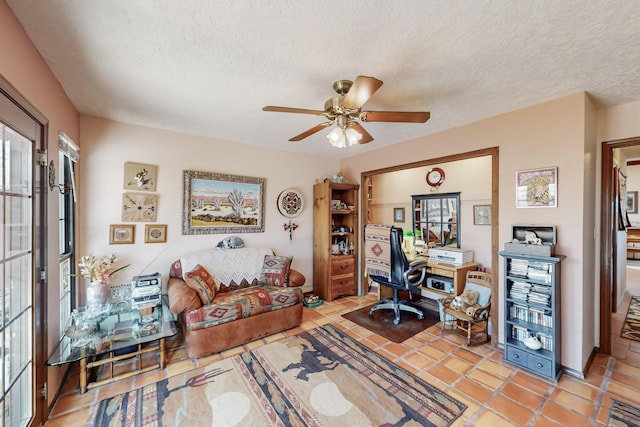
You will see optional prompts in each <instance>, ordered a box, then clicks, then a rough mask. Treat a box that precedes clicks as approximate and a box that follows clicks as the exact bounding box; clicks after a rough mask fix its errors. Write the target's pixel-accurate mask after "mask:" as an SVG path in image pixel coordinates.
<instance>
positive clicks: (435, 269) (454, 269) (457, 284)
mask: <svg viewBox="0 0 640 427" xmlns="http://www.w3.org/2000/svg"><path fill="white" fill-rule="evenodd" d="M480 266H481V264H480V263H479V262H469V263H467V264H462V265H455V264H448V263H444V262H437V261H430V260H429V258H427V277H429V276H440V277H448V278H450V279H453V290H454V294H455V295H460V294H461V293H462V290H463V289H464V285H465V284H466V283H467V272H468V271H472V270H476V269H477V268H478V267H480ZM420 288H421V294H422V296H425V297H428V298H433V296H432V295H433V294H437V295H440V296H443V297H446V296H449V294H448V293H446V292H441V291H439V290H437V289H431V288H427V287H426V284H424V285H423V286H421V287H420ZM392 297H393V289H391V288H388V287H386V286H378V298H392Z"/></svg>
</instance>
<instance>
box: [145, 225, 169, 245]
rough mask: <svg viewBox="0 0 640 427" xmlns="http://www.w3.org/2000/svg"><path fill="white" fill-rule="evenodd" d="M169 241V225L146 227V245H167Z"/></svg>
mask: <svg viewBox="0 0 640 427" xmlns="http://www.w3.org/2000/svg"><path fill="white" fill-rule="evenodd" d="M166 241H167V224H146V225H145V226H144V242H145V243H165V242H166Z"/></svg>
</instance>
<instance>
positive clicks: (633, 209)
mask: <svg viewBox="0 0 640 427" xmlns="http://www.w3.org/2000/svg"><path fill="white" fill-rule="evenodd" d="M627 213H630V214H637V213H638V192H637V191H627Z"/></svg>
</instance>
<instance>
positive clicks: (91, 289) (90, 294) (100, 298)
mask: <svg viewBox="0 0 640 427" xmlns="http://www.w3.org/2000/svg"><path fill="white" fill-rule="evenodd" d="M108 291H109V285H107V284H106V283H105V282H100V281H96V282H91V283H90V284H89V286H87V305H100V304H104V303H106V302H107V293H108Z"/></svg>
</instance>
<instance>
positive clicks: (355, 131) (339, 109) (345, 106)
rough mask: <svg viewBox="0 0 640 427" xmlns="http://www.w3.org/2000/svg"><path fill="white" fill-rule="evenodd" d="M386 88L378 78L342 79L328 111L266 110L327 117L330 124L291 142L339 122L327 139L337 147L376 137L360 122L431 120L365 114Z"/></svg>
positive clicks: (418, 115)
mask: <svg viewBox="0 0 640 427" xmlns="http://www.w3.org/2000/svg"><path fill="white" fill-rule="evenodd" d="M381 86H382V81H381V80H378V79H376V78H374V77H367V76H358V77H356V79H355V81H353V82H352V81H351V80H338V81H336V82H335V83H333V90H335V91H336V92H337V93H338V96H334V97H332V98H329V99H327V101H326V102H325V103H324V110H307V109H304V108H290V107H277V106H273V105H268V106H266V107H264V108H263V109H262V110H263V111H274V112H279V113H299V114H314V115H318V116H324V117H325V118H327V119H328V120H329V121H328V122H324V123H320V124H319V125H317V126H314V127H312V128H311V129H309V130H306V131H304V132H302V133H301V134H300V135H296V136H294V137H293V138H291V139H289V141H301V140H303V139H305V138H307V137H308V136H311V135H313V134H314V133H316V132H319V131H321V130H322V129H324V128H326V127H329V126H331V125H332V124H333V123H336V128H335V129H334V130H333V131H331V132H330V133H329V134H328V135H327V138H329V142H330V143H331V145H333V146H334V147H345V146H346V142H348V143H349V145H353V144H355V143H359V144H366V143H368V142H371V141H373V137H372V136H371V135H370V134H369V132H367V131H366V130H365V129H364V127H362V125H361V124H360V123H359V122H360V121H362V122H405V123H424V122H426V121H427V120H429V117H430V116H431V114H430V113H429V112H407V111H362V109H361V108H362V105H363V104H364V103H365V102H367V101H368V100H369V98H371V96H372V95H373V94H374V93H375V92H376V91H377V90H378V89H380V87H381Z"/></svg>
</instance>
